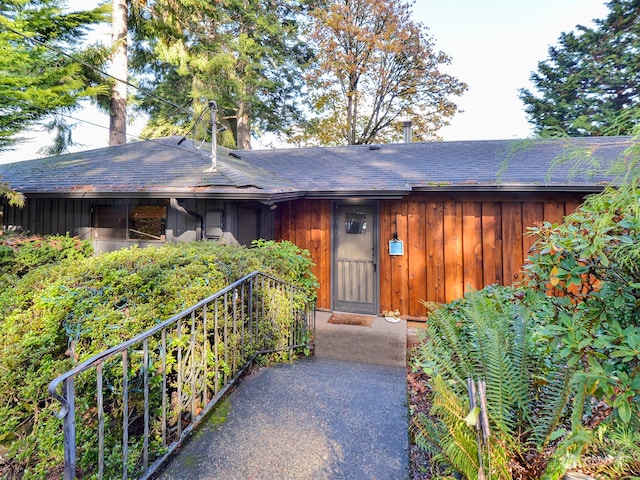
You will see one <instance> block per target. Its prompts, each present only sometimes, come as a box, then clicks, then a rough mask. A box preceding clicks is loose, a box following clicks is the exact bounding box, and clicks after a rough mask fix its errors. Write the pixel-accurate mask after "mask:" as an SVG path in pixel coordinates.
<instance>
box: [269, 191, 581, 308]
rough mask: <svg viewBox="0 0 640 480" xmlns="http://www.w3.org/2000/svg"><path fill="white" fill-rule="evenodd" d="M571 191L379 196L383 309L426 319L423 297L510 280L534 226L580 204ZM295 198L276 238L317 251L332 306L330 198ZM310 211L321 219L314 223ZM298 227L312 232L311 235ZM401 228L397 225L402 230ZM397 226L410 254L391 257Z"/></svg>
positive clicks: (324, 297) (325, 300)
mask: <svg viewBox="0 0 640 480" xmlns="http://www.w3.org/2000/svg"><path fill="white" fill-rule="evenodd" d="M581 198H582V196H581V195H579V194H575V193H571V194H562V193H517V192H508V193H506V192H505V193H459V194H458V193H433V194H430V193H429V194H427V193H423V194H412V195H409V196H408V197H406V198H404V199H401V200H380V204H379V205H380V207H379V215H380V218H379V232H380V236H379V242H380V247H379V252H380V259H379V262H378V267H379V277H380V284H379V290H380V299H379V302H380V310H381V311H382V310H390V309H395V308H398V309H399V310H400V311H401V313H402V315H403V316H405V317H406V318H417V319H424V318H425V316H426V309H425V307H424V306H423V305H422V304H421V300H426V301H434V302H438V303H442V302H449V301H451V300H455V299H456V298H459V297H460V296H462V294H463V293H464V291H465V290H466V289H467V288H468V287H472V288H482V287H483V286H485V285H490V284H500V285H504V284H511V283H512V282H513V281H514V280H515V279H516V278H517V277H518V275H519V273H520V272H521V268H522V264H523V263H524V261H525V258H526V255H527V253H528V251H529V248H530V247H531V244H532V242H533V238H530V237H527V236H526V231H527V227H529V226H532V225H533V224H534V223H536V222H539V221H550V222H555V223H557V222H561V221H562V218H563V216H564V215H565V214H568V213H570V212H571V211H573V210H574V209H575V208H576V207H577V206H578V205H579V204H580V199H581ZM308 202H310V201H309V200H301V201H292V202H287V203H286V204H280V205H279V206H278V210H277V212H278V214H277V217H276V228H275V231H276V238H277V239H288V240H291V241H296V242H300V243H301V244H300V245H299V246H300V247H303V248H307V249H309V250H310V251H311V253H312V257H313V260H314V262H315V263H317V267H316V269H315V273H316V276H317V277H318V280H319V281H320V288H319V290H318V306H319V307H320V308H323V309H329V308H331V285H330V278H331V277H330V268H331V258H330V256H331V255H330V245H331V215H332V211H331V201H330V200H322V201H318V200H314V201H313V202H314V203H312V204H309V205H310V206H309V205H305V204H307V203H308ZM304 217H308V218H312V219H314V220H313V221H312V222H311V223H309V221H308V220H307V219H305V218H304ZM299 229H303V230H306V231H309V229H310V232H311V234H310V236H309V235H306V234H304V233H302V232H298V230H299ZM396 229H397V230H396ZM396 231H397V232H398V237H399V239H400V240H403V241H404V245H405V254H404V255H403V256H390V255H389V240H391V239H392V238H393V233H394V232H396Z"/></svg>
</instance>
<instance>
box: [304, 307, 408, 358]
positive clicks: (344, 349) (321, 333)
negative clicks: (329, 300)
mask: <svg viewBox="0 0 640 480" xmlns="http://www.w3.org/2000/svg"><path fill="white" fill-rule="evenodd" d="M332 313H335V312H327V311H317V312H316V336H315V344H316V346H315V356H317V357H319V358H332V359H336V360H347V361H351V362H361V363H370V364H375V365H390V366H396V367H404V366H405V365H406V360H407V322H406V320H400V321H399V322H398V323H389V322H387V321H386V320H385V319H384V318H383V317H377V316H371V318H372V323H371V325H370V326H357V325H345V324H334V323H329V319H330V318H331V314H332Z"/></svg>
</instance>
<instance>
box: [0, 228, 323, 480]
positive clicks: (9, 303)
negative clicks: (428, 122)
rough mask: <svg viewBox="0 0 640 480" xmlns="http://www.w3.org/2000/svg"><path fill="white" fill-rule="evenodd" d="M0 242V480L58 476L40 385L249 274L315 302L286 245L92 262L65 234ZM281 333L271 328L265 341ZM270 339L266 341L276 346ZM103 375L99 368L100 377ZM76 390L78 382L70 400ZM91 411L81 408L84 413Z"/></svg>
mask: <svg viewBox="0 0 640 480" xmlns="http://www.w3.org/2000/svg"><path fill="white" fill-rule="evenodd" d="M4 243H5V247H6V248H0V262H1V263H0V268H1V269H2V270H0V275H2V280H3V281H2V287H0V312H2V316H1V317H0V391H2V392H3V393H2V395H3V396H2V402H1V404H0V448H1V450H0V454H1V455H2V457H3V458H4V459H5V460H4V464H3V465H2V464H0V477H3V478H5V477H6V478H25V479H28V478H32V479H33V478H42V479H44V478H59V477H60V476H61V475H60V470H59V469H60V466H61V464H62V437H61V423H60V420H58V419H57V418H55V416H54V413H55V412H57V410H58V409H59V405H58V404H57V402H56V401H54V400H53V399H52V398H50V396H49V394H48V392H47V386H48V383H49V382H50V381H51V380H52V379H53V378H55V377H56V376H57V375H59V374H61V373H63V372H65V371H66V370H68V369H69V368H71V367H72V366H73V365H75V364H77V363H78V362H81V361H83V360H84V359H87V358H89V357H90V356H92V355H93V354H95V353H97V352H100V351H103V350H105V349H107V348H109V347H111V346H114V345H117V344H119V343H120V342H122V341H124V340H126V339H128V338H130V337H132V336H134V335H135V334H137V333H139V332H142V331H144V330H146V329H148V328H150V327H151V326H154V325H156V324H157V323H159V322H161V321H163V320H165V319H167V318H169V317H170V316H172V315H174V314H176V313H178V312H180V311H182V310H183V309H185V308H186V307H189V306H190V305H193V304H195V303H197V302H198V301H199V300H201V299H203V298H205V297H207V296H209V295H211V294H213V293H215V292H217V291H219V290H220V289H222V288H223V287H225V286H226V285H228V284H230V283H232V282H233V281H235V280H237V279H239V278H241V277H243V276H244V275H246V274H248V273H251V272H252V271H255V270H260V271H264V272H265V273H269V274H272V275H273V276H275V277H279V278H282V279H284V280H287V281H290V282H292V283H294V284H296V285H298V286H300V287H302V288H303V289H305V291H306V292H307V299H312V298H313V297H314V295H315V279H314V278H313V276H312V274H311V273H310V268H311V266H312V263H311V261H310V258H309V255H308V253H307V252H305V251H302V250H300V249H298V248H297V247H295V246H293V245H292V244H290V243H287V242H282V243H277V242H270V241H260V242H256V244H255V245H254V248H244V247H230V246H222V245H218V244H216V243H213V242H197V243H189V244H167V245H165V246H162V247H153V248H145V249H141V248H135V247H134V248H130V249H126V250H120V251H117V252H111V253H106V254H101V255H96V256H92V255H91V249H90V246H89V245H88V244H86V243H85V242H79V241H78V240H76V239H71V238H68V237H55V238H51V237H47V238H45V239H36V240H27V239H23V240H20V241H15V240H7V241H5V242H4ZM59 247H60V248H59ZM9 250H11V251H9ZM280 321H283V320H282V319H279V318H278V322H280ZM283 332H285V330H284V329H281V330H280V329H277V328H276V329H274V330H273V334H274V336H275V337H277V335H283V334H284V333H283ZM275 337H274V340H273V341H274V342H276V343H277V342H278V341H280V340H281V339H279V338H275ZM108 374H109V372H107V371H106V370H105V378H106V377H107V375H108ZM82 388H83V385H82V384H79V386H78V388H77V391H76V393H77V394H79V393H78V392H80V393H81V392H82ZM78 405H82V399H81V398H80V399H79V400H78ZM93 414H94V413H92V410H91V409H89V410H87V411H86V413H85V414H84V415H85V416H90V415H93ZM79 442H82V438H81V437H79ZM85 463H86V462H85ZM82 464H83V460H82V459H80V460H79V465H82ZM86 468H89V467H86ZM2 469H4V470H2Z"/></svg>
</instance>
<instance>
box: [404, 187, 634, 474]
mask: <svg viewBox="0 0 640 480" xmlns="http://www.w3.org/2000/svg"><path fill="white" fill-rule="evenodd" d="M639 186H640V183H639V181H638V178H637V177H636V178H633V177H632V178H628V179H626V180H625V181H624V182H623V185H622V186H621V187H620V188H615V189H614V188H611V189H607V190H605V191H604V192H603V193H601V194H598V195H593V196H591V197H589V198H588V199H587V200H586V202H585V203H584V204H583V205H582V206H581V208H579V209H578V210H577V211H576V212H575V213H573V214H571V215H569V216H568V217H566V218H565V221H564V222H563V223H562V224H561V225H555V226H554V225H550V224H546V223H545V224H541V225H538V226H537V227H536V228H534V229H532V234H533V235H534V236H535V238H536V240H537V242H536V250H535V252H534V253H533V254H532V255H531V256H530V258H529V261H528V263H527V264H526V265H525V267H524V273H523V278H522V280H521V282H519V284H517V285H514V286H512V287H504V288H502V287H501V288H498V287H487V288H485V289H483V290H481V291H479V292H471V293H469V294H468V295H466V296H465V298H463V299H461V300H459V301H456V302H453V303H451V304H449V305H445V306H442V307H441V308H439V309H437V310H436V311H435V312H434V313H433V314H432V315H431V316H430V318H429V321H428V322H427V325H426V329H425V331H424V334H423V337H422V338H421V344H420V345H419V346H418V348H417V349H416V351H415V352H414V356H413V358H412V361H411V367H412V368H413V370H414V371H415V372H418V373H421V374H427V375H429V377H430V385H429V390H427V391H426V392H425V394H424V395H426V396H428V402H429V405H430V410H429V411H428V412H425V411H422V412H416V414H415V415H414V416H413V418H412V427H413V435H414V439H415V442H416V443H417V444H418V445H420V446H421V447H422V448H423V449H425V450H426V451H428V452H429V454H430V459H431V462H432V466H433V468H434V470H433V472H434V473H433V476H434V477H440V478H449V477H450V476H451V475H454V474H456V475H462V476H463V477H464V478H470V479H475V478H483V476H484V478H487V477H489V476H490V477H491V478H496V479H498V478H503V479H511V478H515V479H534V478H536V479H537V478H543V479H558V478H562V476H563V475H564V474H565V473H566V472H567V471H571V470H578V471H581V472H584V473H587V474H590V475H592V476H594V477H597V478H611V479H621V478H624V479H632V478H639V477H640V329H639V325H640V318H639V316H640V309H639V306H640V267H639V266H640V188H639ZM467 378H472V379H473V381H474V382H477V381H478V380H482V381H483V382H484V383H485V384H486V412H487V423H488V426H489V430H490V435H489V436H488V437H486V438H484V437H483V435H482V434H481V433H482V432H481V431H479V430H478V429H477V427H476V425H482V421H481V415H479V411H478V409H474V408H472V405H471V401H472V399H473V400H474V401H475V398H477V397H476V396H475V395H470V394H469V389H468V384H467Z"/></svg>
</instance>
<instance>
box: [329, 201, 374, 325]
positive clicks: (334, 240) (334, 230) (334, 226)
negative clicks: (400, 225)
mask: <svg viewBox="0 0 640 480" xmlns="http://www.w3.org/2000/svg"><path fill="white" fill-rule="evenodd" d="M360 205H362V206H367V207H370V208H371V210H372V212H373V213H372V215H371V219H370V221H369V222H368V223H369V225H367V228H368V229H371V233H372V235H373V252H372V258H371V259H372V261H373V302H372V303H371V304H367V305H371V306H370V307H369V308H367V309H358V308H354V309H351V308H348V309H346V310H345V308H344V304H340V305H338V300H337V298H338V294H337V290H338V281H337V263H338V255H337V253H338V229H340V228H341V227H342V228H344V225H343V224H342V222H341V219H340V218H338V212H339V208H340V207H349V206H354V207H357V206H360ZM379 220H380V210H379V202H378V201H377V200H371V199H344V200H334V201H333V202H332V205H331V310H341V311H348V312H350V313H356V314H358V313H359V314H363V315H367V314H368V315H378V313H379V311H380V269H379V265H380V245H379V243H380V242H379V240H378V239H379V236H380V235H379V228H380V226H379V224H380V221H379ZM338 307H340V308H338ZM365 310H366V311H365Z"/></svg>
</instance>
